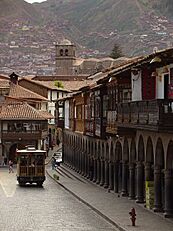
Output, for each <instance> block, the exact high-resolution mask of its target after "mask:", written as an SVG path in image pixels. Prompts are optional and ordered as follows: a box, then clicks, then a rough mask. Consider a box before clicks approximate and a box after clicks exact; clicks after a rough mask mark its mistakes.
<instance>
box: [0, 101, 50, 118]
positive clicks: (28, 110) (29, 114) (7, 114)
mask: <svg viewBox="0 0 173 231" xmlns="http://www.w3.org/2000/svg"><path fill="white" fill-rule="evenodd" d="M0 119H2V120H46V118H45V117H44V116H43V115H42V114H41V113H40V111H38V110H36V109H35V108H33V107H31V106H30V105H29V104H27V103H26V102H19V101H5V102H4V103H3V104H2V105H1V112H0Z"/></svg>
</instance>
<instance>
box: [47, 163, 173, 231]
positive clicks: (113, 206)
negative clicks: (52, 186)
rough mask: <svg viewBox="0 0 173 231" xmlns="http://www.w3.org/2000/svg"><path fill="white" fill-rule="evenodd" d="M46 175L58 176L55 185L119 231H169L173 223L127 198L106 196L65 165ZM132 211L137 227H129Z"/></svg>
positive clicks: (99, 188) (107, 194) (101, 190)
mask: <svg viewBox="0 0 173 231" xmlns="http://www.w3.org/2000/svg"><path fill="white" fill-rule="evenodd" d="M47 173H48V175H49V176H51V177H52V178H54V176H55V174H56V175H58V176H59V180H58V181H57V183H58V184H60V185H61V186H62V187H63V188H64V189H66V190H67V191H68V192H70V193H71V194H73V195H74V196H75V197H76V198H78V199H79V200H80V201H82V202H83V203H85V204H86V205H87V206H89V207H90V208H92V209H94V210H95V211H96V212H97V213H98V214H99V215H101V216H102V217H104V218H105V219H106V220H107V221H109V222H111V223H112V224H113V225H115V226H116V227H118V228H119V230H121V231H127V230H128V231H134V230H138V231H172V230H173V219H166V218H164V217H163V215H159V214H155V213H154V212H152V211H149V210H147V209H145V208H144V207H143V205H139V204H136V203H135V201H130V200H128V198H123V197H118V195H117V194H115V193H114V192H110V193H109V192H108V191H107V190H106V189H104V188H103V187H100V186H98V185H96V184H94V183H92V182H90V181H89V180H87V179H85V178H84V177H82V176H81V175H80V174H77V173H76V172H75V171H73V170H71V169H69V168H67V167H66V166H65V165H62V166H61V167H58V169H57V170H51V167H50V166H48V167H47ZM132 207H134V208H135V210H136V214H137V217H136V218H137V219H136V226H135V227H133V226H131V221H130V219H129V211H130V209H131V208H132Z"/></svg>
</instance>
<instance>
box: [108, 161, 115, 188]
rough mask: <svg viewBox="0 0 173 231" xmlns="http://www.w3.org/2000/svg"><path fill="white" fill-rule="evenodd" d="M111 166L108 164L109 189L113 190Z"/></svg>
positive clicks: (110, 163)
mask: <svg viewBox="0 0 173 231" xmlns="http://www.w3.org/2000/svg"><path fill="white" fill-rule="evenodd" d="M113 177H114V176H113V164H112V162H111V161H110V162H109V189H110V190H113V188H114V179H113Z"/></svg>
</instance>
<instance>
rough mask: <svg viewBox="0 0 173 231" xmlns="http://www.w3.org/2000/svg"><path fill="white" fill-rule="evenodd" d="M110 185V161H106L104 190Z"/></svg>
mask: <svg viewBox="0 0 173 231" xmlns="http://www.w3.org/2000/svg"><path fill="white" fill-rule="evenodd" d="M108 185H109V164H108V161H107V160H105V183H104V188H108Z"/></svg>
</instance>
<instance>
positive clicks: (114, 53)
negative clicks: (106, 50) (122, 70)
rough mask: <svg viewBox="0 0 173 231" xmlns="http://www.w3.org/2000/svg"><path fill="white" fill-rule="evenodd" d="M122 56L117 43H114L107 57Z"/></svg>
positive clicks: (115, 57)
mask: <svg viewBox="0 0 173 231" xmlns="http://www.w3.org/2000/svg"><path fill="white" fill-rule="evenodd" d="M122 56H123V54H122V49H121V47H120V46H119V45H118V44H115V45H114V48H113V49H112V52H111V54H110V55H109V57H111V58H113V59H117V58H119V57H122Z"/></svg>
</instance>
